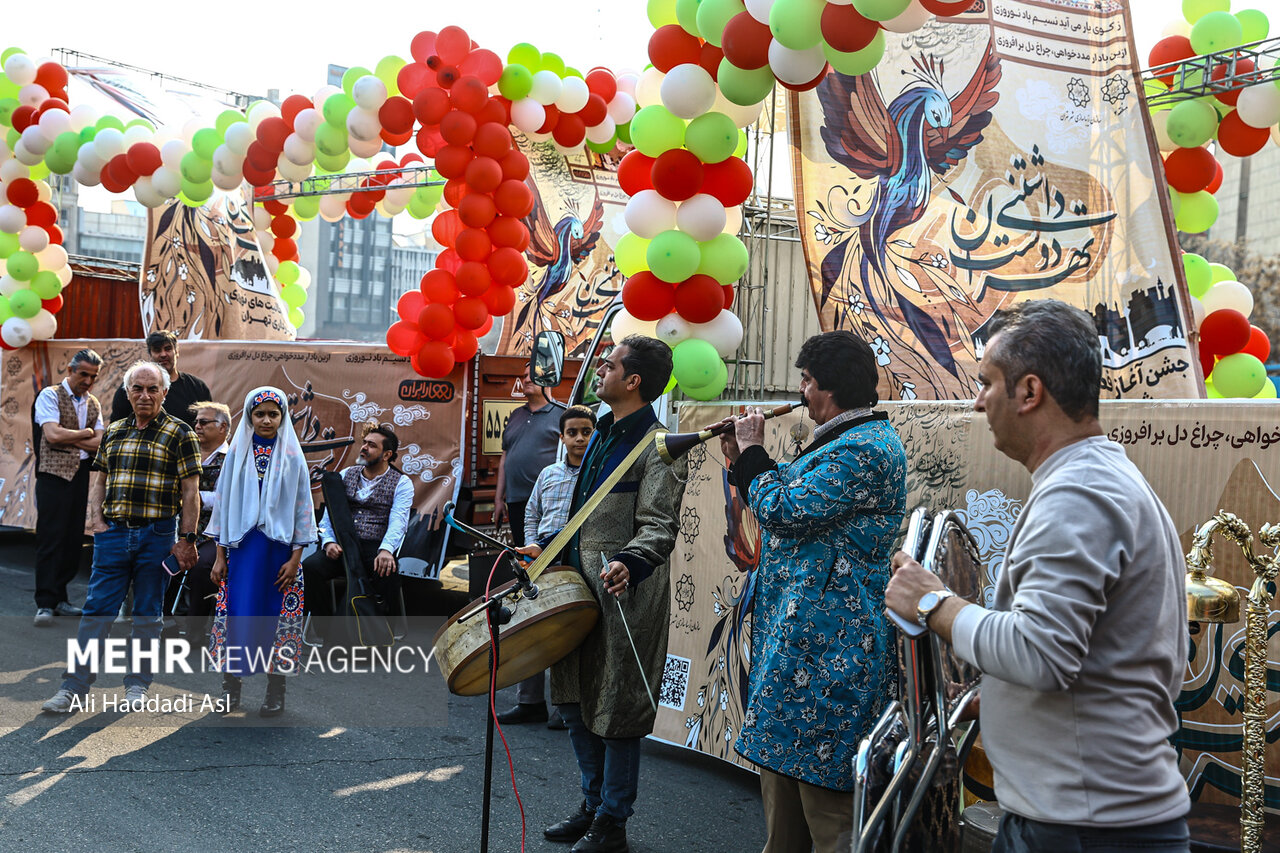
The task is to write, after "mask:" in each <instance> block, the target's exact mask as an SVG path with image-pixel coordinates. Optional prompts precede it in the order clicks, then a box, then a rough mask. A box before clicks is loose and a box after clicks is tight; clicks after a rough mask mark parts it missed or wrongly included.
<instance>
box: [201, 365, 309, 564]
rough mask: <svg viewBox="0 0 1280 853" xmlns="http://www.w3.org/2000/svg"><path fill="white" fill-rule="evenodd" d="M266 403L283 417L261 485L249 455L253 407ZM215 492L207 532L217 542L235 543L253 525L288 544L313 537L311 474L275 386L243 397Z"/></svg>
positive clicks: (284, 403)
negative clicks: (277, 407) (271, 405)
mask: <svg viewBox="0 0 1280 853" xmlns="http://www.w3.org/2000/svg"><path fill="white" fill-rule="evenodd" d="M266 401H270V402H273V403H275V404H276V405H277V406H279V407H280V415H281V418H280V429H279V430H278V431H277V432H276V444H275V447H274V448H273V449H272V451H271V458H270V460H269V461H268V462H267V472H266V474H264V475H263V477H262V483H261V486H259V483H258V470H257V467H256V466H255V464H254V458H253V409H254V407H255V406H258V405H261V404H262V403H263V402H266ZM217 495H218V499H217V500H216V501H215V502H214V505H213V516H212V517H211V518H210V519H209V525H208V527H206V528H205V533H206V534H208V535H209V536H212V537H214V538H216V539H217V540H218V542H219V544H221V545H224V546H234V545H239V544H240V540H242V539H244V537H245V534H246V533H248V532H249V531H250V530H252V529H253V528H255V527H256V528H258V529H259V530H261V531H262V532H263V533H264V534H265V535H266V536H267V538H268V539H271V540H273V541H275V542H282V543H285V544H287V545H306V544H308V543H310V542H314V541H315V539H316V516H315V508H314V505H313V504H312V502H311V474H310V470H309V469H308V467H307V458H306V456H305V455H304V454H303V452H302V444H301V443H300V442H299V441H298V436H297V434H296V433H294V431H293V421H292V420H290V418H289V407H288V402H287V400H286V398H285V395H284V392H282V391H280V390H279V389H278V388H272V387H271V386H269V385H264V386H262V387H261V388H255V389H253V390H252V391H250V392H249V394H248V395H247V396H246V397H245V398H244V410H243V411H242V412H241V413H240V424H239V426H237V427H236V434H235V437H233V438H232V439H231V447H230V449H229V450H228V451H227V457H226V459H225V460H223V463H222V473H221V474H220V475H218V487H217Z"/></svg>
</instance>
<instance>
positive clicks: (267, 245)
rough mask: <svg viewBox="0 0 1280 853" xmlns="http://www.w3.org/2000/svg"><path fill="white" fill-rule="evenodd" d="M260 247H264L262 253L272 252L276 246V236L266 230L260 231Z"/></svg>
mask: <svg viewBox="0 0 1280 853" xmlns="http://www.w3.org/2000/svg"><path fill="white" fill-rule="evenodd" d="M258 245H259V246H261V247H262V251H264V252H270V251H271V249H272V248H274V247H275V245H276V235H274V234H272V233H271V232H270V231H266V230H264V229H261V228H259V229H258Z"/></svg>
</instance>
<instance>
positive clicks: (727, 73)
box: [716, 59, 774, 107]
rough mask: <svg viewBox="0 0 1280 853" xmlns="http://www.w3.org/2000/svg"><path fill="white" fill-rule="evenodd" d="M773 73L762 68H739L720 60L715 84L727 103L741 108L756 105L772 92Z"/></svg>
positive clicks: (766, 67)
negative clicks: (729, 102)
mask: <svg viewBox="0 0 1280 853" xmlns="http://www.w3.org/2000/svg"><path fill="white" fill-rule="evenodd" d="M773 83H774V77H773V72H772V71H770V70H769V66H768V65H766V66H764V67H763V68H751V69H747V68H739V67H738V66H736V65H734V64H733V63H732V62H730V61H729V60H728V59H722V60H720V67H719V69H717V72H716V84H717V85H718V86H719V87H720V91H721V93H723V94H724V96H725V98H727V99H728V100H729V101H731V102H733V103H735V104H737V105H738V106H741V107H749V106H751V105H752V104H758V103H760V102H761V101H763V100H764V99H765V98H767V97H769V93H770V92H772V91H773Z"/></svg>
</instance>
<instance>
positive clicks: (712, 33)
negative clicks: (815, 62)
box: [695, 0, 826, 47]
mask: <svg viewBox="0 0 1280 853" xmlns="http://www.w3.org/2000/svg"><path fill="white" fill-rule="evenodd" d="M793 1H794V0H793ZM779 2H782V0H779ZM801 2H813V0H801ZM818 3H819V5H820V6H821V5H823V4H825V3H826V0H818ZM774 8H777V7H776V6H775V7H774ZM745 11H747V7H746V6H745V5H744V4H743V2H742V0H703V2H702V5H701V6H699V7H698V12H697V15H696V16H695V17H696V19H697V24H698V29H699V30H700V31H701V32H703V33H705V34H706V35H705V36H704V38H706V40H707V42H708V43H709V44H712V45H715V46H716V47H720V44H721V38H722V37H723V35H724V28H725V25H727V24H728V23H729V21H730V19H732V18H733V16H734V15H737V14H740V13H742V12H745ZM814 44H817V42H814Z"/></svg>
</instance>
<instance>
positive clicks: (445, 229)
mask: <svg viewBox="0 0 1280 853" xmlns="http://www.w3.org/2000/svg"><path fill="white" fill-rule="evenodd" d="M462 228H463V225H462V218H461V217H460V216H459V215H458V211H456V210H442V211H440V213H439V214H437V216H436V218H435V219H433V220H431V236H432V237H435V238H436V242H437V243H439V244H440V245H441V246H452V245H453V244H454V241H456V240H457V239H458V235H459V234H461V233H462Z"/></svg>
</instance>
